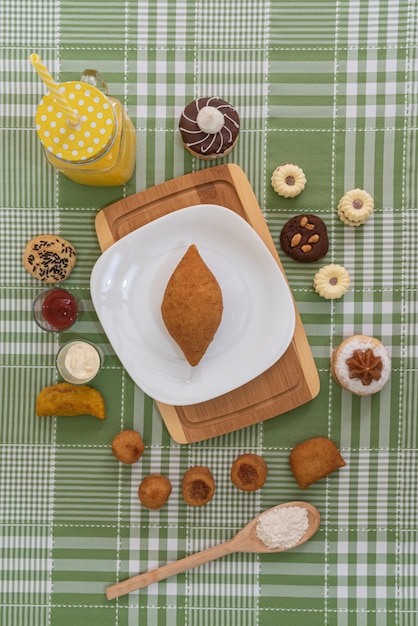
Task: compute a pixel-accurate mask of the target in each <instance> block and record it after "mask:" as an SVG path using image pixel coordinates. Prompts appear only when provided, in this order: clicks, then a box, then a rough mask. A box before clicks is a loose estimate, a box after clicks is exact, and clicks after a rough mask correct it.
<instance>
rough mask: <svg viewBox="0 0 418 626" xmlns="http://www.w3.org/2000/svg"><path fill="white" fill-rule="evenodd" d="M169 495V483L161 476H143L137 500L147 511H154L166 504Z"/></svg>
mask: <svg viewBox="0 0 418 626" xmlns="http://www.w3.org/2000/svg"><path fill="white" fill-rule="evenodd" d="M170 493H171V482H170V481H169V480H168V478H167V477H166V476H163V475H162V474H149V476H145V478H144V480H143V481H142V482H141V484H140V485H139V488H138V498H139V499H140V501H141V504H142V505H143V506H145V507H146V508H147V509H152V510H153V511H156V510H157V509H161V507H162V506H164V504H165V503H166V502H167V500H168V498H169V496H170Z"/></svg>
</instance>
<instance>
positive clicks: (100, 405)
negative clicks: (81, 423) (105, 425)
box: [36, 383, 106, 420]
mask: <svg viewBox="0 0 418 626" xmlns="http://www.w3.org/2000/svg"><path fill="white" fill-rule="evenodd" d="M36 415H39V416H40V417H46V416H48V415H67V416H74V415H92V416H93V417H97V418H98V419H102V420H104V419H106V406H105V401H104V399H103V396H102V395H101V393H100V392H99V391H97V389H94V388H93V387H89V386H88V385H72V384H71V383H57V384H56V385H51V386H50V387H45V388H44V389H42V390H41V391H40V392H39V394H38V397H37V399H36Z"/></svg>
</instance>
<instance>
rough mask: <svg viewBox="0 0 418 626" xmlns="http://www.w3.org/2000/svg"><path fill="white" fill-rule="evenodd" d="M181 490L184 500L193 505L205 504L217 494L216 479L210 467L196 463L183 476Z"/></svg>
mask: <svg viewBox="0 0 418 626" xmlns="http://www.w3.org/2000/svg"><path fill="white" fill-rule="evenodd" d="M181 491H182V494H183V498H184V500H185V501H186V502H187V504H190V505H191V506H203V505H204V504H207V503H208V502H210V500H212V498H213V496H214V495H215V480H214V478H213V474H212V472H211V471H210V469H209V468H208V467H203V466H202V465H195V466H194V467H191V468H190V469H188V470H187V472H186V473H185V475H184V476H183V481H182V485H181Z"/></svg>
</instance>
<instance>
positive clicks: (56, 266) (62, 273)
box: [22, 234, 77, 284]
mask: <svg viewBox="0 0 418 626" xmlns="http://www.w3.org/2000/svg"><path fill="white" fill-rule="evenodd" d="M22 260H23V265H24V267H25V269H26V270H27V271H28V272H29V274H31V276H33V277H34V278H36V279H37V280H40V281H41V282H43V283H48V284H56V283H61V282H62V281H63V280H65V279H66V278H68V277H69V275H70V274H71V272H72V270H73V268H74V265H75V263H76V260H77V252H76V249H75V247H74V246H73V244H71V243H70V242H69V241H67V240H66V239H64V238H63V237H60V236H59V235H50V234H47V235H37V236H36V237H34V238H33V239H31V240H30V241H28V243H27V244H26V247H25V250H24V253H23V258H22Z"/></svg>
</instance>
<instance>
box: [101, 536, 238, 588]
mask: <svg viewBox="0 0 418 626" xmlns="http://www.w3.org/2000/svg"><path fill="white" fill-rule="evenodd" d="M235 551H236V550H235V549H234V546H233V544H232V542H231V541H226V542H224V543H221V544H219V545H217V546H213V547H211V548H207V549H206V550H202V552H196V554H191V555H190V556H186V557H185V558H184V559H180V560H178V561H174V562H173V563H168V564H167V565H163V566H162V567H158V568H157V569H154V570H151V571H150V572H145V573H144V574H138V575H137V576H133V577H132V578H128V579H127V580H123V581H122V582H120V583H116V584H115V585H111V586H110V587H107V589H106V597H107V599H108V600H114V599H115V598H119V597H120V596H123V595H125V594H127V593H130V592H131V591H136V590H137V589H141V588H142V587H147V585H151V584H152V583H156V582H158V581H159V580H163V579H164V578H169V577H170V576H174V575H175V574H180V573H181V572H185V571H186V570H189V569H193V568H194V567H198V566H199V565H203V563H209V561H214V560H215V559H219V557H221V556H225V555H226V554H230V553H231V552H235Z"/></svg>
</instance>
